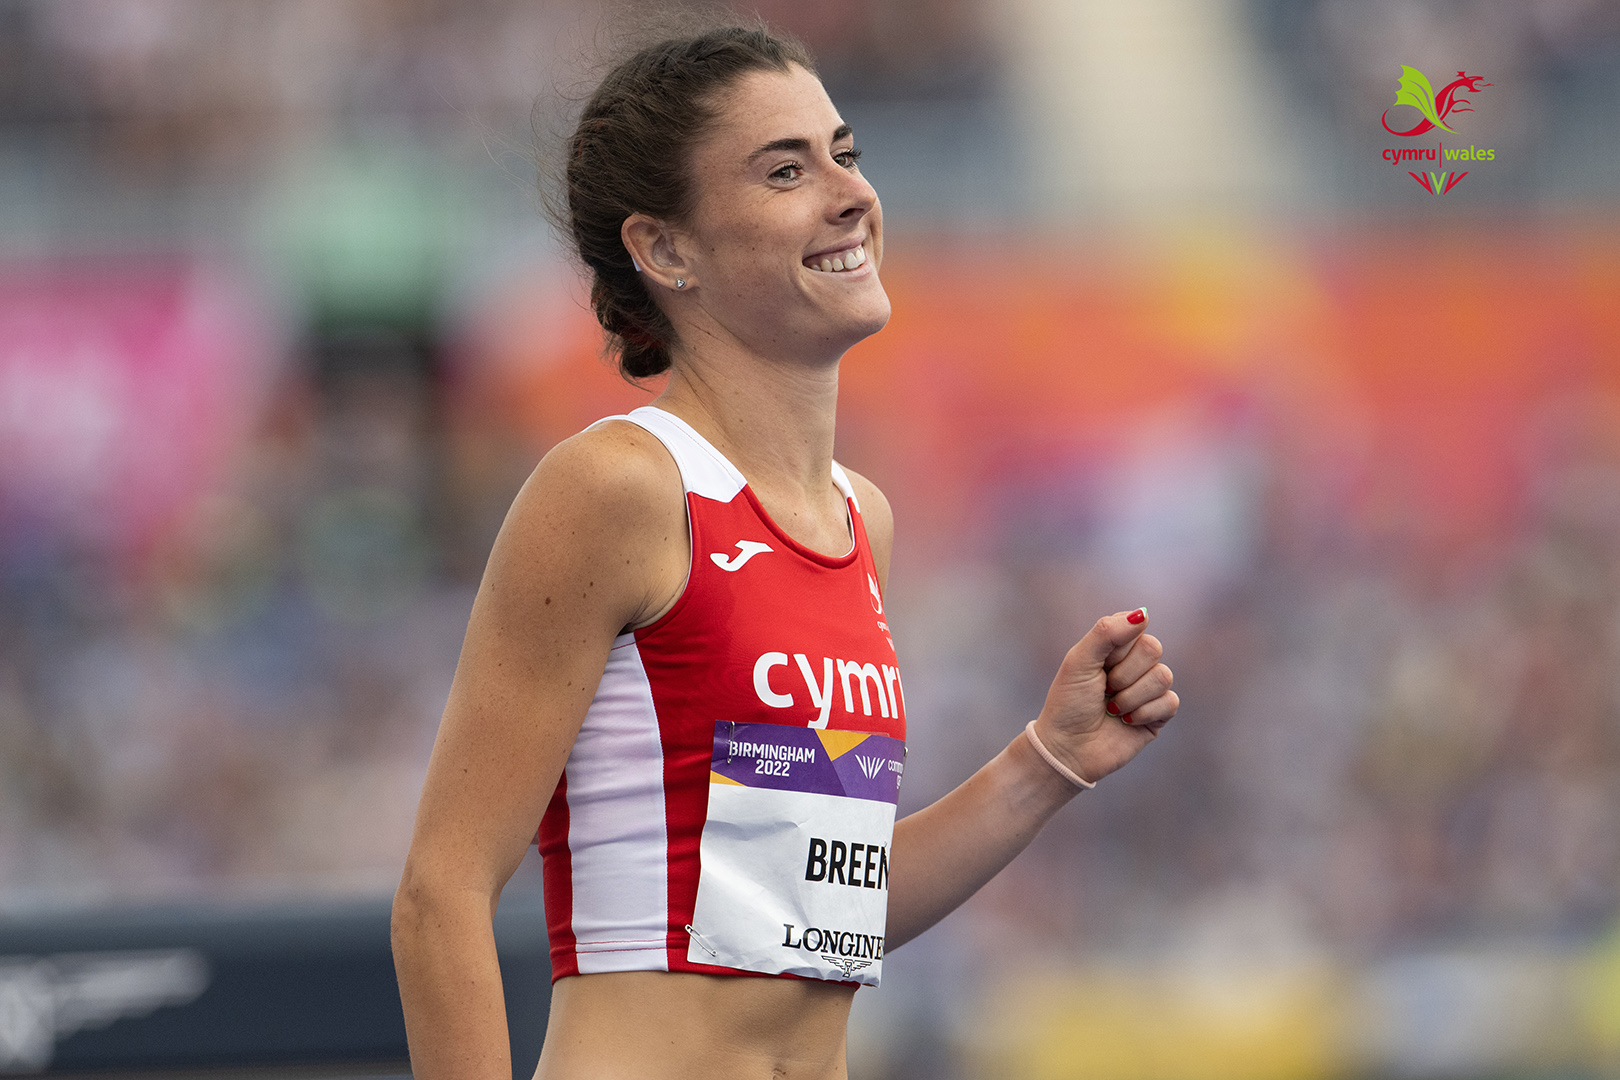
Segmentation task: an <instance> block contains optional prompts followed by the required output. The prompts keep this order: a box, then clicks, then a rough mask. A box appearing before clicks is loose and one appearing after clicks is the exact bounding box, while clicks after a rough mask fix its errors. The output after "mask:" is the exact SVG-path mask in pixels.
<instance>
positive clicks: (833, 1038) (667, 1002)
mask: <svg viewBox="0 0 1620 1080" xmlns="http://www.w3.org/2000/svg"><path fill="white" fill-rule="evenodd" d="M854 996H855V987H854V986H852V985H850V984H848V983H830V982H820V981H817V980H813V979H769V978H745V977H726V976H718V975H696V974H691V973H685V972H664V971H623V972H614V973H611V974H601V975H575V976H572V977H570V978H566V979H559V980H558V981H557V983H556V985H555V986H553V987H552V990H551V1019H550V1023H549V1025H548V1027H547V1030H546V1046H545V1052H544V1053H542V1054H541V1056H540V1067H539V1068H538V1069H537V1070H536V1071H535V1080H845V1077H846V1076H847V1075H848V1074H847V1072H846V1070H845V1064H844V1033H845V1029H846V1027H847V1025H848V1022H849V1006H850V1002H851V1001H852V1000H853V999H854ZM509 1022H512V1023H518V1022H521V1021H520V1020H519V1018H517V1017H511V1018H509Z"/></svg>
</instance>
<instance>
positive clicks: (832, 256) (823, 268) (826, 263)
mask: <svg viewBox="0 0 1620 1080" xmlns="http://www.w3.org/2000/svg"><path fill="white" fill-rule="evenodd" d="M865 263H866V247H865V245H864V244H856V245H855V246H854V247H852V248H845V249H843V250H842V251H832V252H825V253H823V254H820V255H812V256H810V257H809V258H808V259H806V260H804V265H805V266H806V267H807V268H809V269H811V270H815V271H818V272H820V273H823V274H837V273H841V272H843V271H847V270H854V269H856V268H858V267H860V266H863V265H865Z"/></svg>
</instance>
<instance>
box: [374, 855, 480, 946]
mask: <svg viewBox="0 0 1620 1080" xmlns="http://www.w3.org/2000/svg"><path fill="white" fill-rule="evenodd" d="M498 895H499V892H498V890H497V891H495V892H493V893H492V892H491V891H490V890H489V889H488V888H486V887H481V886H480V883H478V882H474V881H468V880H467V874H466V872H465V868H463V867H460V866H458V865H455V864H452V865H448V866H437V865H436V864H435V863H434V862H432V861H428V862H426V863H424V861H423V860H421V859H418V858H416V857H414V856H413V857H410V858H407V859H406V861H405V871H404V873H403V874H401V875H400V880H399V888H398V889H396V890H395V891H394V905H393V909H392V911H391V912H390V915H389V938H390V940H391V941H392V943H393V948H394V956H395V958H396V960H397V959H398V958H399V957H400V956H401V954H408V953H410V952H411V951H412V950H413V949H414V948H415V947H416V945H417V944H418V943H420V942H422V941H424V940H426V939H428V938H431V937H433V936H436V935H439V934H443V933H446V932H455V931H456V930H457V929H459V928H460V927H462V926H464V925H466V924H468V923H485V924H487V923H489V922H491V921H492V920H493V916H494V909H495V902H494V897H496V896H498Z"/></svg>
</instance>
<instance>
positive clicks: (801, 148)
mask: <svg viewBox="0 0 1620 1080" xmlns="http://www.w3.org/2000/svg"><path fill="white" fill-rule="evenodd" d="M567 155H568V161H567V180H566V183H567V203H568V209H567V214H568V221H567V225H568V227H569V229H570V231H571V235H572V236H573V238H574V240H575V242H576V244H577V246H578V250H579V253H580V255H581V256H582V258H583V260H584V262H585V264H586V266H587V267H588V268H589V270H590V271H591V274H592V279H593V283H592V291H591V296H592V304H593V307H594V309H595V311H596V314H597V316H598V318H599V319H600V321H601V323H602V325H603V327H604V328H605V329H606V330H607V332H608V333H609V335H610V339H609V340H610V342H611V343H612V345H613V347H614V348H615V350H616V351H617V352H618V354H619V357H620V363H621V365H622V367H623V369H624V371H625V372H626V373H627V374H629V375H631V376H647V375H651V374H655V373H657V372H660V371H663V370H666V369H667V371H668V373H669V382H668V387H667V389H665V390H664V392H663V393H662V394H661V395H659V396H658V398H657V399H656V400H655V401H654V402H653V404H652V405H651V406H649V407H645V408H642V409H638V410H636V412H634V413H632V414H631V415H630V416H628V417H619V418H612V419H610V420H607V421H603V422H601V423H599V424H597V425H594V426H592V427H591V428H589V429H587V430H586V431H584V432H582V433H580V434H578V435H576V436H574V437H573V438H570V439H568V440H566V441H564V442H562V443H560V444H559V445H558V446H556V447H555V448H554V449H552V450H551V452H550V453H548V454H547V455H546V456H545V458H544V460H542V461H541V462H540V464H539V466H538V467H537V468H536V470H535V472H534V474H533V476H531V477H530V479H529V480H528V482H527V483H526V484H525V485H524V487H523V490H522V491H521V492H520V493H519V495H518V497H517V499H516V501H515V502H514V504H513V507H512V510H511V512H510V514H509V516H508V517H507V520H506V523H505V525H504V527H503V528H502V530H501V533H500V536H499V538H498V539H497V540H496V543H495V546H494V550H493V552H492V553H491V555H490V560H489V566H488V569H487V571H486V573H485V576H484V580H483V583H482V585H481V586H480V588H479V591H478V596H477V600H476V602H475V604H474V606H473V612H472V618H471V622H470V624H469V626H468V629H467V637H466V642H465V644H464V647H463V650H462V654H461V661H460V665H459V667H458V668H457V671H456V676H455V681H454V683H453V685H452V687H451V691H450V699H449V703H448V705H447V706H446V709H445V714H444V719H443V722H442V724H441V726H440V730H439V735H438V740H437V742H436V744H435V746H434V750H433V756H432V761H431V763H430V766H429V769H428V777H427V782H426V786H425V788H424V790H423V793H422V801H421V806H420V809H419V812H418V816H417V821H416V831H415V834H414V837H413V840H412V844H411V850H410V856H409V859H408V861H407V864H406V867H405V872H404V877H403V880H402V882H401V884H400V888H399V892H398V895H397V897H396V899H395V902H394V923H393V926H394V930H393V933H394V954H395V958H396V964H397V967H398V971H399V983H400V991H401V995H402V997H403V1000H404V1005H405V1015H406V1021H407V1028H408V1032H409V1037H410V1047H411V1060H412V1065H413V1068H414V1071H415V1075H416V1076H417V1077H418V1078H419V1080H438V1078H441V1077H468V1078H471V1077H484V1078H488V1080H507V1077H509V1075H510V1068H511V1065H510V1061H509V1060H508V1051H507V1045H508V1043H507V1030H506V1016H505V1013H504V1007H503V1004H502V993H501V983H500V971H499V968H498V966H497V963H496V954H495V945H494V939H493V935H492V932H491V918H492V914H493V912H494V909H495V905H496V902H497V899H498V897H499V895H500V892H501V888H502V886H503V885H504V884H505V882H506V880H507V878H508V877H509V876H510V875H511V874H512V872H513V870H514V868H515V867H516V866H517V864H518V862H519V861H520V860H521V858H522V857H523V853H524V851H525V849H526V848H527V847H528V845H529V843H530V842H531V841H532V840H533V838H534V837H535V835H536V830H537V827H538V831H539V843H540V850H541V854H542V857H543V859H544V873H545V900H546V907H547V922H548V925H549V929H550V933H551V943H552V966H553V974H554V978H555V979H556V982H555V986H554V988H553V994H552V1004H551V1017H550V1022H549V1027H548V1028H547V1033H546V1041H545V1049H544V1051H543V1053H542V1055H541V1058H540V1064H539V1069H538V1072H537V1074H536V1075H537V1077H542V1078H546V1080H575V1078H589V1080H610V1078H624V1080H664V1078H676V1077H704V1078H706V1080H733V1078H735V1080H756V1078H758V1080H765V1078H768V1077H788V1078H794V1080H800V1078H802V1080H826V1078H836V1077H844V1076H845V1075H846V1072H845V1064H844V1044H845V1026H846V1021H847V1017H848V1014H849V1008H850V1002H851V1000H852V998H853V996H854V993H855V990H856V988H857V987H858V986H859V985H861V984H863V983H866V984H871V983H875V982H876V981H877V977H878V974H879V973H880V972H881V970H882V958H883V955H884V952H885V951H886V950H887V949H892V948H895V947H896V946H899V945H901V944H903V943H904V942H906V941H907V940H909V939H911V938H913V937H916V936H917V935H918V934H920V933H922V932H923V931H924V930H925V929H927V928H928V927H929V926H931V925H933V924H934V923H935V922H937V921H938V920H939V919H941V918H942V917H944V916H945V915H946V914H947V913H948V912H950V911H951V910H952V909H954V908H955V907H957V905H959V904H961V903H962V902H963V901H964V900H966V899H967V898H968V897H969V896H971V895H972V894H973V893H974V891H975V890H977V889H978V888H979V887H980V886H981V885H983V884H984V883H985V882H986V881H988V880H989V879H990V878H991V877H993V876H994V875H995V874H996V873H997V872H998V871H1000V870H1001V868H1002V867H1003V866H1005V865H1006V864H1007V863H1008V862H1009V861H1010V860H1011V859H1012V858H1013V857H1014V856H1015V855H1016V854H1017V853H1018V852H1019V851H1021V850H1022V849H1023V848H1024V847H1025V846H1026V845H1027V844H1028V843H1029V842H1030V840H1031V838H1033V837H1034V835H1035V833H1036V832H1037V831H1038V830H1039V829H1040V828H1041V826H1042V825H1043V824H1044V823H1045V822H1046V821H1047V819H1049V818H1050V817H1051V816H1052V815H1053V814H1054V813H1056V812H1057V810H1058V809H1059V808H1060V807H1062V806H1063V805H1064V804H1065V803H1067V802H1068V801H1069V800H1070V799H1071V798H1072V797H1074V795H1075V794H1076V793H1077V792H1078V791H1079V790H1081V787H1082V786H1088V785H1089V784H1090V783H1093V782H1095V781H1097V780H1100V779H1102V778H1103V777H1105V776H1107V775H1108V774H1109V773H1111V772H1113V771H1114V770H1115V769H1118V768H1119V767H1120V766H1122V765H1124V764H1125V763H1126V762H1127V761H1129V760H1130V759H1131V758H1132V757H1134V756H1135V755H1136V753H1137V752H1138V751H1139V750H1140V749H1141V748H1142V747H1143V746H1144V745H1146V743H1147V742H1148V741H1150V740H1151V739H1152V738H1153V737H1154V736H1155V735H1156V734H1157V732H1158V730H1159V729H1160V727H1162V726H1163V725H1164V723H1165V722H1167V721H1168V720H1169V719H1170V718H1171V717H1172V716H1173V715H1174V714H1175V712H1176V708H1177V704H1178V702H1177V698H1176V695H1175V694H1174V693H1173V692H1172V691H1171V690H1170V683H1171V676H1170V671H1169V669H1168V668H1166V667H1165V666H1164V665H1163V664H1161V663H1160V662H1159V659H1160V655H1161V652H1162V650H1161V648H1160V645H1159V643H1158V641H1156V640H1155V639H1154V638H1153V637H1151V636H1150V635H1148V634H1146V633H1144V630H1145V627H1146V622H1147V615H1146V612H1144V611H1142V610H1140V609H1138V610H1136V611H1132V612H1128V613H1120V614H1117V615H1110V616H1108V617H1106V618H1103V619H1101V620H1099V621H1098V622H1097V624H1096V625H1095V627H1093V628H1092V630H1091V631H1090V632H1089V633H1087V634H1086V635H1085V637H1084V638H1083V639H1081V641H1080V642H1079V643H1078V644H1076V645H1075V646H1074V648H1073V649H1071V650H1070V651H1069V653H1068V655H1067V656H1066V657H1065V659H1064V660H1063V662H1062V664H1061V666H1060V667H1059V670H1058V673H1057V676H1056V678H1055V679H1054V681H1053V683H1052V687H1051V691H1050V693H1049V694H1048V696H1047V699H1046V703H1045V706H1044V707H1043V709H1042V710H1041V712H1040V714H1039V716H1038V717H1036V718H1035V719H1034V720H1033V721H1032V722H1031V723H1030V725H1029V726H1028V727H1027V728H1026V730H1025V731H1024V732H1021V733H1019V734H1018V736H1017V737H1015V738H1014V739H1012V741H1011V742H1010V743H1009V744H1008V746H1007V747H1006V749H1005V750H1003V751H1002V752H1001V753H1000V754H998V755H997V756H996V757H995V759H994V760H992V761H990V762H989V763H988V764H987V765H985V766H984V767H983V768H982V769H980V770H979V771H978V772H977V773H976V774H975V775H974V776H973V777H972V778H970V779H969V780H968V781H967V782H966V783H964V784H962V785H961V786H960V787H959V788H957V789H956V790H954V791H953V792H951V793H950V794H949V795H947V796H945V797H944V798H942V799H940V800H939V801H938V802H936V803H934V804H933V805H932V806H929V807H928V808H926V809H924V810H921V811H919V812H917V813H914V814H911V815H909V816H908V817H906V818H904V819H902V820H900V821H898V822H896V821H895V820H894V806H895V799H896V793H897V789H898V786H899V782H900V777H901V775H902V772H903V766H904V759H905V754H904V741H903V740H904V738H905V692H904V685H903V683H902V682H901V680H900V674H899V664H898V661H897V660H896V659H895V652H894V646H893V643H892V641H891V640H890V635H889V627H888V625H887V622H886V617H885V615H884V613H883V586H884V583H885V580H886V577H887V571H888V566H889V551H890V542H891V538H892V533H893V523H892V520H891V517H890V513H889V507H888V504H887V502H886V501H885V500H884V497H883V494H882V493H881V492H880V491H878V489H877V488H876V487H874V486H873V485H872V484H871V483H869V482H868V481H867V480H865V479H864V478H863V477H861V476H858V475H857V474H855V473H853V472H850V471H849V470H847V469H842V468H840V467H839V465H838V464H837V463H835V462H834V461H833V456H832V454H833V427H834V411H835V405H836V402H837V397H838V368H839V362H840V360H841V358H842V357H843V356H844V353H845V352H846V351H847V350H848V349H849V348H850V346H852V345H854V344H855V343H856V342H858V341H860V340H861V339H862V338H865V337H866V336H867V335H869V334H872V333H875V332H876V331H877V330H879V329H881V328H882V327H883V325H884V323H885V322H886V321H887V320H888V317H889V301H888V298H887V296H886V295H885V294H884V291H883V285H882V283H881V281H880V280H879V277H878V270H879V267H880V266H881V265H882V260H883V213H882V208H881V207H880V206H879V204H878V199H877V195H876V194H875V193H874V192H873V190H872V187H871V185H870V184H868V183H867V182H866V180H865V178H864V177H863V176H862V175H861V172H860V169H859V167H858V165H857V159H858V157H859V152H858V151H857V150H856V148H855V144H854V141H853V137H852V135H851V132H850V128H849V126H848V125H847V124H845V123H844V122H843V120H842V119H841V118H840V117H839V114H838V110H837V109H835V108H834V107H833V104H832V102H831V101H830V100H829V99H828V97H827V94H826V92H825V90H823V88H822V85H821V82H820V80H819V79H818V78H817V76H816V73H815V68H814V67H813V65H812V62H811V60H810V57H809V56H808V55H807V54H806V52H805V51H804V49H803V48H802V47H801V46H798V45H797V44H796V43H793V42H791V41H787V40H783V39H780V38H777V37H773V36H771V35H769V34H768V33H766V32H764V31H762V30H758V29H724V30H718V31H713V32H709V33H705V34H701V35H697V36H694V37H689V38H685V39H679V40H672V41H669V42H665V43H663V44H661V45H658V46H655V47H652V48H649V49H646V50H644V51H643V52H641V53H639V54H637V55H636V56H634V57H633V58H631V59H630V60H628V61H626V62H625V63H623V64H622V65H620V66H619V67H618V68H616V69H615V70H614V71H613V72H612V73H611V74H610V75H608V77H607V78H606V79H605V80H604V81H603V83H602V84H601V86H600V87H599V88H598V89H597V91H596V93H595V94H594V96H593V97H592V98H591V100H590V101H589V102H588V104H587V105H586V107H585V110H584V113H583V115H582V118H581V120H580V123H579V125H578V128H577V130H576V131H575V133H574V135H573V137H572V139H571V141H570V142H569V144H568V149H567Z"/></svg>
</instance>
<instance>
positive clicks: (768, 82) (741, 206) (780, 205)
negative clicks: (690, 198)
mask: <svg viewBox="0 0 1620 1080" xmlns="http://www.w3.org/2000/svg"><path fill="white" fill-rule="evenodd" d="M858 157H859V152H858V151H856V150H855V145H854V139H853V137H852V135H851V134H850V129H849V126H848V125H847V124H845V123H844V121H843V119H842V118H841V117H840V116H839V115H838V110H837V109H835V108H834V107H833V103H832V101H831V100H830V99H828V97H827V92H826V90H824V89H823V88H822V85H821V81H820V80H819V79H817V78H816V77H815V76H814V75H812V74H810V73H809V72H808V71H806V70H804V69H803V68H801V67H798V66H793V67H791V68H789V70H788V71H787V72H785V73H779V72H764V71H761V72H753V73H751V74H749V75H746V76H744V77H743V78H742V79H740V80H739V81H738V82H737V84H736V86H735V87H733V88H732V89H731V90H730V91H729V92H728V93H727V95H726V97H725V98H724V100H723V102H722V106H721V110H720V116H719V119H718V121H717V122H716V123H715V125H714V127H713V128H712V129H711V130H710V131H709V132H708V133H707V134H706V135H705V137H704V138H703V139H702V141H701V142H699V143H698V145H697V146H695V147H694V148H693V152H692V178H693V186H694V191H695V193H696V200H695V210H694V212H693V214H692V219H691V221H689V222H687V223H686V225H685V226H684V227H683V228H680V229H678V230H675V246H676V249H677V251H678V252H679V254H680V257H681V259H682V261H683V264H684V265H685V266H686V267H687V268H688V269H689V271H690V273H689V274H688V277H689V278H690V279H691V283H692V285H693V290H692V292H691V293H690V294H688V295H686V296H684V297H683V298H682V299H683V300H684V301H686V302H687V303H690V304H693V305H695V306H696V308H697V311H695V312H694V313H693V314H694V316H695V317H696V318H698V319H701V320H702V321H705V322H708V323H709V324H711V329H712V330H714V331H718V332H721V333H724V334H726V335H728V336H730V337H732V338H733V339H735V340H736V341H737V342H738V343H739V344H741V345H743V346H744V347H746V348H748V349H750V350H752V351H754V352H755V353H757V354H759V355H761V356H768V357H772V358H775V359H782V360H790V359H796V360H803V361H812V362H813V361H817V360H836V359H837V358H838V357H840V356H842V355H843V353H844V352H845V350H847V349H848V348H849V347H850V346H851V345H853V344H855V343H856V342H857V341H860V340H861V339H862V338H864V337H866V336H868V335H869V334H872V333H875V332H876V331H878V330H880V329H882V327H883V325H884V323H886V322H887V321H888V319H889V298H888V296H887V295H886V294H885V293H884V291H883V285H882V283H881V282H880V281H879V280H878V273H877V271H878V265H879V264H880V262H881V261H882V256H883V211H882V208H881V206H879V204H878V198H877V193H876V192H875V191H873V190H872V185H871V184H868V183H867V182H866V179H865V177H863V176H862V175H861V172H860V168H859V166H858V165H857V164H856V159H857V158H858ZM672 314H673V312H672ZM683 321H684V320H683ZM683 337H684V338H686V339H687V340H692V338H691V337H690V336H689V335H683Z"/></svg>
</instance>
